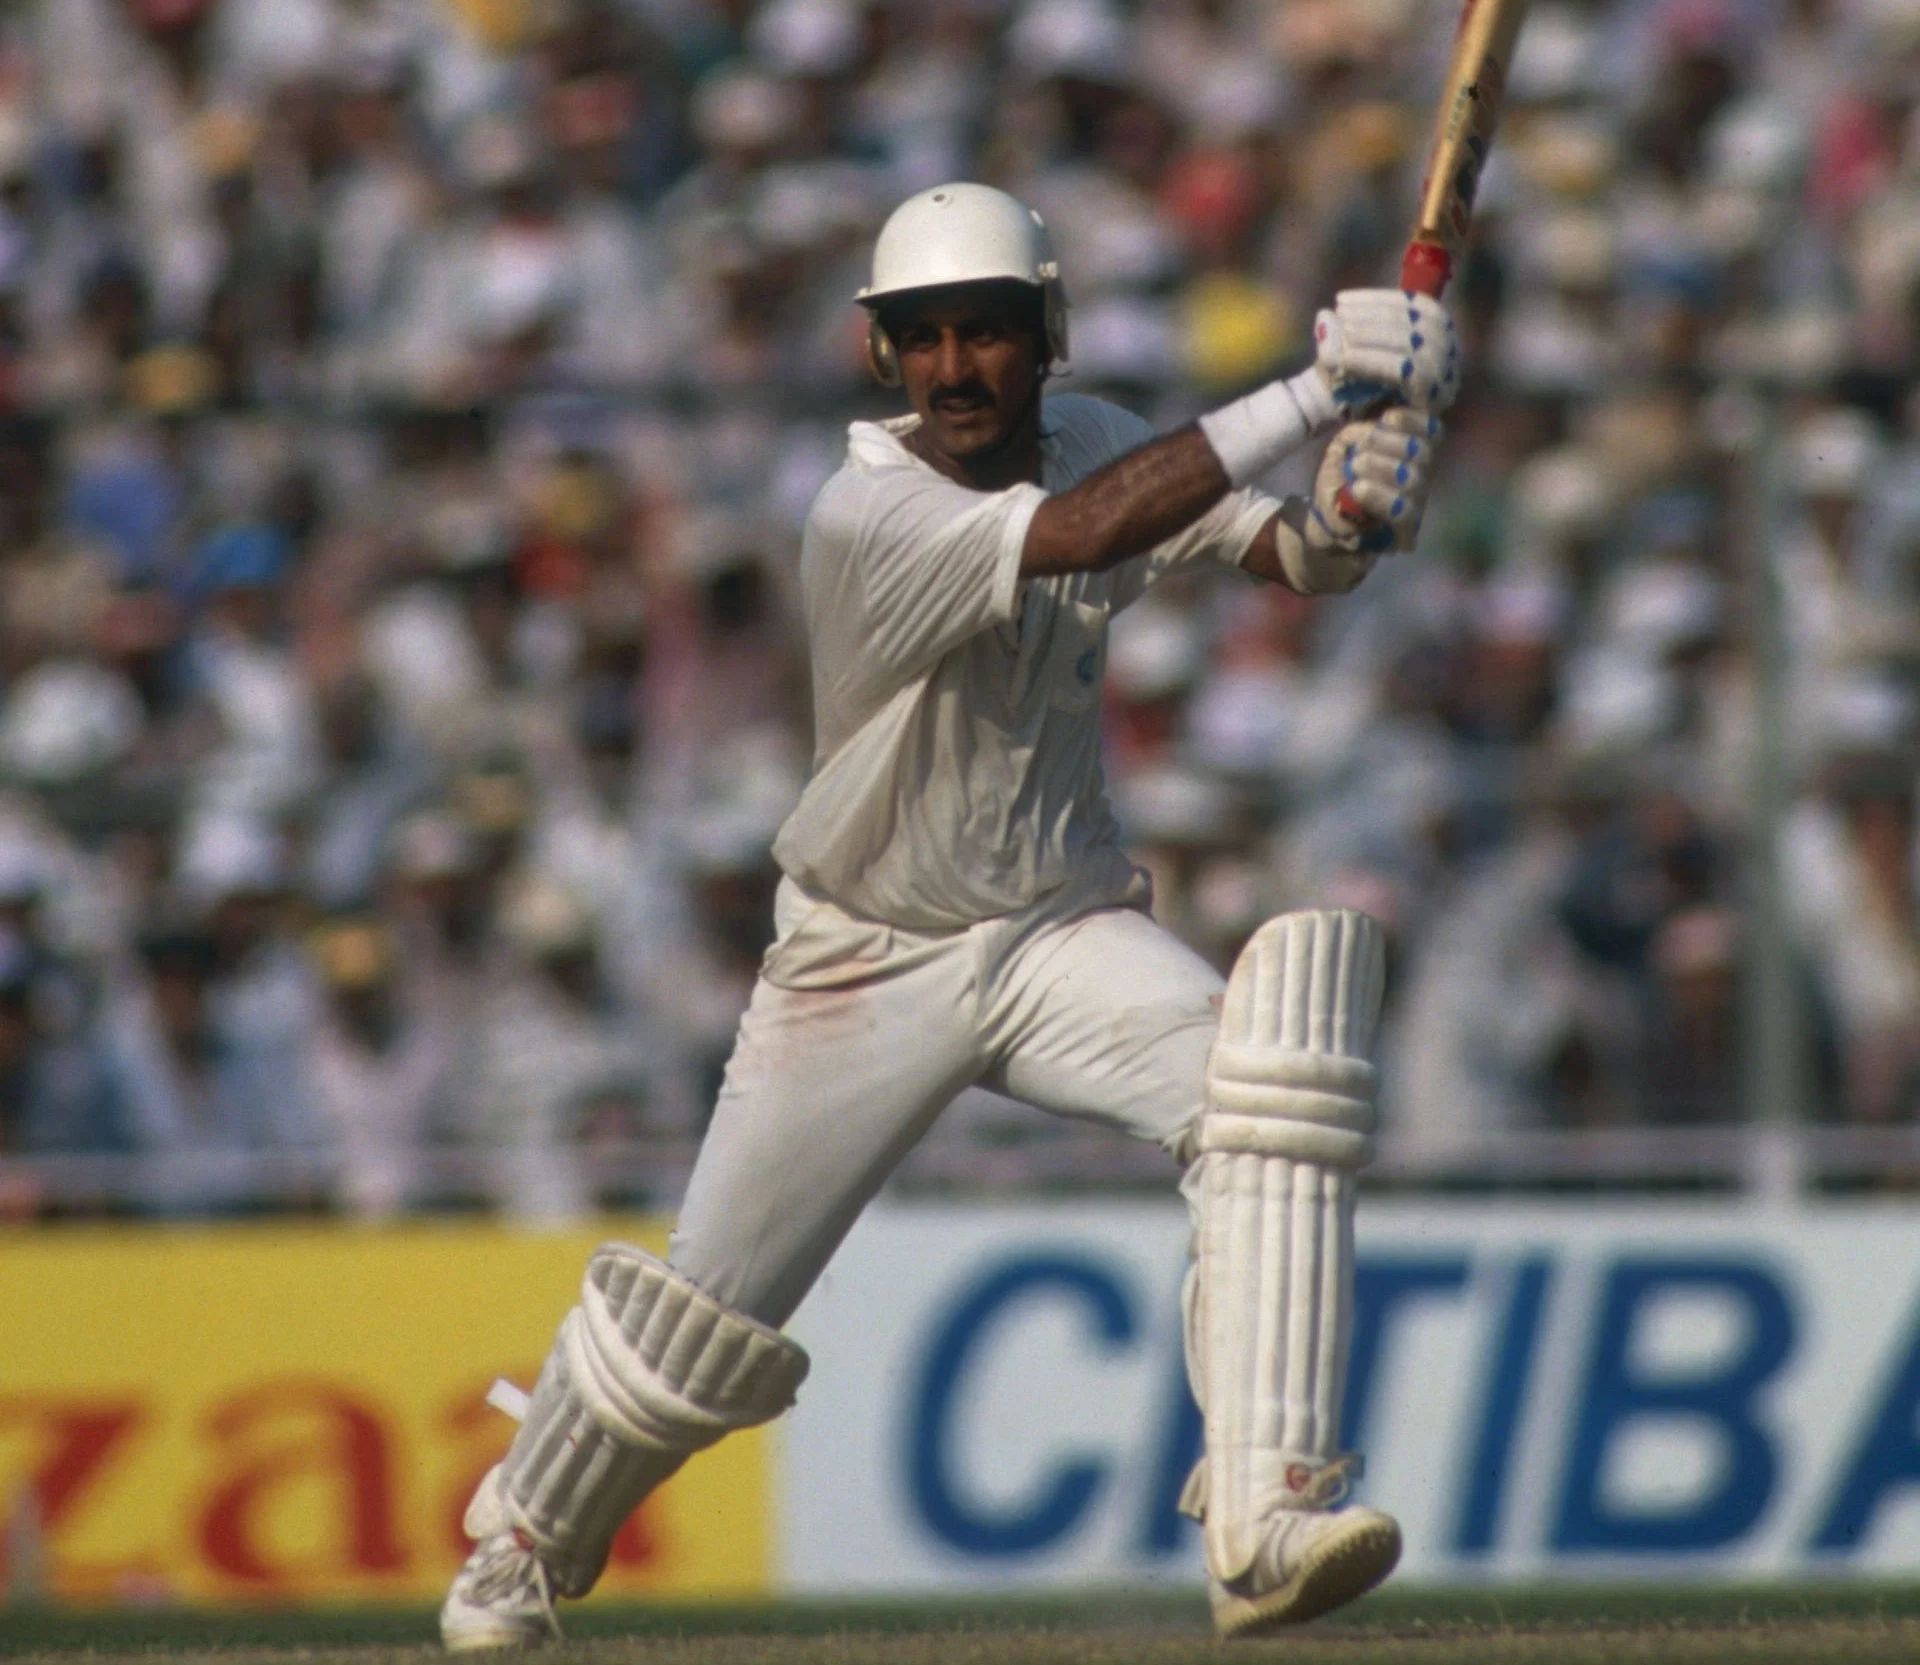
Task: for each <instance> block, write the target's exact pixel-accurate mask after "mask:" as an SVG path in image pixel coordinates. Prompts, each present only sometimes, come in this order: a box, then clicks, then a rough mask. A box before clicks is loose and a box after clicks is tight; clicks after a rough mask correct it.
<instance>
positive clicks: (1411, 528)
mask: <svg viewBox="0 0 1920 1665" xmlns="http://www.w3.org/2000/svg"><path fill="white" fill-rule="evenodd" d="M1439 438H1440V422H1439V419H1438V418H1437V417H1433V416H1429V415H1428V414H1427V413H1426V412H1425V411H1419V410H1408V409H1406V408H1405V407H1401V406H1396V407H1395V408H1394V409H1392V410H1387V411H1382V412H1381V413H1380V415H1378V416H1377V417H1374V418H1373V419H1372V420H1370V421H1366V422H1352V423H1349V424H1348V425H1347V426H1346V427H1344V428H1342V429H1341V430H1340V431H1339V433H1337V434H1335V435H1334V436H1333V443H1332V444H1331V445H1329V446H1328V447H1327V454H1326V455H1325V456H1324V457H1322V458H1321V459H1320V471H1319V473H1318V474H1317V475H1316V476H1315V477H1314V482H1313V501H1312V503H1311V505H1310V506H1309V508H1308V511H1307V529H1306V535H1307V544H1308V547H1309V548H1314V547H1320V548H1324V549H1328V550H1335V549H1338V550H1345V551H1348V552H1350V553H1351V552H1358V553H1360V554H1363V555H1369V556H1371V555H1387V554H1392V553H1394V552H1395V551H1398V550H1406V549H1411V548H1412V547H1413V544H1414V539H1415V538H1417V537H1418V536H1419V535H1420V517H1421V516H1422V515H1424V514H1425V513H1426V509H1427V494H1428V492H1429V491H1430V490H1431V489H1432V486H1433V453H1434V447H1435V445H1436V444H1437V443H1438V441H1439ZM1343 494H1344V495H1345V497H1346V498H1347V499H1349V500H1350V501H1351V502H1352V503H1353V504H1354V505H1355V506H1357V507H1358V508H1359V510H1360V511H1361V514H1362V515H1363V516H1364V517H1365V518H1364V519H1362V520H1356V519H1353V518H1351V517H1349V516H1348V515H1347V514H1346V513H1345V511H1344V510H1343V509H1342V508H1341V506H1340V505H1341V500H1342V495H1343Z"/></svg>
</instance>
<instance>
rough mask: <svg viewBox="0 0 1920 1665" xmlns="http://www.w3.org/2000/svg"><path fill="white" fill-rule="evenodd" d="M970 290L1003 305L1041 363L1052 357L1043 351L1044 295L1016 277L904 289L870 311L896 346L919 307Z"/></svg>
mask: <svg viewBox="0 0 1920 1665" xmlns="http://www.w3.org/2000/svg"><path fill="white" fill-rule="evenodd" d="M961 289H974V290H979V291H982V292H983V293H988V294H991V295H993V296H994V297H995V298H996V299H997V300H999V301H1001V302H1003V303H1006V304H1007V305H1008V307H1009V310H1011V311H1012V312H1013V313H1014V314H1015V315H1016V316H1017V317H1019V318H1020V321H1021V323H1022V324H1023V325H1024V326H1025V328H1026V329H1027V330H1028V331H1030V332H1031V333H1032V335H1033V340H1034V347H1035V349H1036V351H1037V352H1038V354H1039V357H1040V360H1041V362H1042V363H1043V364H1044V363H1046V362H1048V361H1049V360H1050V359H1051V357H1052V354H1051V353H1050V352H1049V351H1048V348H1047V303H1046V295H1045V292H1044V291H1042V290H1041V289H1039V288H1038V287H1036V286H1035V285H1033V284H1031V283H1022V282H1021V281H1020V280H1019V279H1018V278H980V279H976V280H975V281H973V282H971V283H952V284H941V285H936V286H932V287H929V288H926V289H908V290H906V291H904V292H903V293H901V294H898V295H888V296H886V297H885V298H884V299H882V300H881V301H880V302H879V304H878V305H876V306H875V307H874V309H873V315H874V319H875V321H876V322H878V324H879V325H880V327H881V329H883V330H884V331H886V334H887V339H888V340H890V341H892V342H894V343H895V344H896V345H897V344H898V342H899V340H900V332H901V330H902V329H904V328H905V327H906V326H907V325H908V324H909V323H911V322H912V321H913V319H914V317H915V315H916V314H917V313H918V312H919V310H920V308H921V306H922V305H923V304H925V302H926V301H928V300H929V299H931V298H933V297H936V296H944V295H950V294H952V293H953V292H954V291H956V290H961Z"/></svg>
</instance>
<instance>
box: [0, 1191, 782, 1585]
mask: <svg viewBox="0 0 1920 1665" xmlns="http://www.w3.org/2000/svg"><path fill="white" fill-rule="evenodd" d="M610 1236H619V1237H624V1238H626V1239H628V1240H629V1241H638V1242H641V1243H644V1244H646V1245H647V1246H648V1247H649V1248H651V1249H653V1250H654V1251H655V1252H659V1251H660V1250H661V1249H662V1248H663V1247H664V1237H665V1232H664V1228H662V1227H659V1226H656V1225H654V1224H653V1223H651V1222H646V1223H640V1222H633V1221H620V1222H617V1223H615V1224H613V1225H608V1226H602V1227H601V1228H599V1229H597V1230H593V1231H589V1232H565V1233H552V1234H526V1233H515V1232H509V1231H505V1230H500V1229H497V1228H492V1227H487V1226H480V1225H471V1224H452V1223H421V1224H410V1225H406V1226H396V1227H392V1228H379V1229H369V1228H359V1227H325V1226H306V1225H300V1226H288V1225H283V1224H271V1225H268V1224H262V1225H234V1226H222V1227H208V1228H195V1229H167V1228H145V1229H142V1228H111V1229H109V1228H98V1229H96V1228H72V1229H55V1230H46V1231H38V1232H30V1233H21V1234H18V1235H7V1236H4V1237H0V1526H4V1527H5V1528H6V1530H5V1533H4V1536H0V1548H4V1549H6V1550H7V1551H8V1552H9V1553H11V1555H12V1556H13V1558H14V1565H13V1567H12V1569H11V1573H10V1575H9V1576H11V1578H12V1579H13V1581H14V1582H15V1583H16V1584H17V1583H18V1582H19V1581H20V1580H21V1578H22V1576H23V1575H24V1574H26V1573H27V1571H28V1569H27V1568H25V1567H24V1566H23V1565H22V1564H21V1563H22V1559H23V1558H24V1557H27V1556H32V1557H33V1559H34V1561H35V1564H36V1565H35V1568H34V1569H33V1572H34V1575H35V1576H37V1577H39V1578H41V1579H43V1580H44V1583H45V1587H46V1590H47V1593H48V1594H50V1595H52V1596H54V1597H56V1598H58V1599H62V1600H69V1601H95V1602H131V1601H165V1600H178V1601H185V1602H195V1603H207V1604H213V1603H304V1602H368V1601H382V1602H409V1601H425V1600H435V1599H437V1598H438V1597H439V1596H440V1595H441V1594H442V1593H443V1591H444V1590H445V1588H446V1584H447V1581H448V1579H450V1578H451V1577H452V1575H453V1571H454V1569H455V1568H456V1567H457V1566H458V1565H459V1563H460V1560H461V1558H462V1556H463V1555H464V1554H465V1553H466V1541H465V1539H464V1537H463V1535H462V1533H461V1531H460V1517H461V1514H462V1512H463V1509H464V1507H465V1502H466V1499H467V1497H468V1495H469V1494H470V1493H471V1491H472V1490H473V1487H474V1483H475V1482H476V1481H477V1480H478V1478H479V1477H480V1475H481V1474H482V1473H484V1472H485V1470H486V1469H487V1467H488V1465H489V1464H491V1463H492V1462H494V1461H495V1460H496V1459H497V1458H498V1457H499V1456H500V1454H501V1452H503V1451H504V1450H505V1449H506V1445H507V1441H508V1440H509V1438H510V1437H511V1435H512V1432H513V1427H512V1424H511V1423H510V1422H508V1421H507V1420H506V1418H505V1417H503V1416H502V1415H501V1414H500V1413H499V1412H498V1411H495V1410H493V1409H491V1408H490V1407H488V1406H487V1405H486V1404H485V1402H484V1395H485V1394H486V1391H487V1388H488V1386H489V1385H490V1384H491V1383H492V1381H493V1379H494V1378H495V1377H496V1376H506V1377H509V1378H511V1379H512V1380H514V1381H516V1382H518V1383H520V1384H521V1385H522V1386H524V1387H529V1388H530V1387H531V1386H532V1385H533V1379H534V1376H535V1374H536V1372H537V1370H538V1367H539V1364H540V1361H541V1359H542V1358H543V1357H544V1356H545V1353H546V1350H547V1345H548V1343H549V1342H550V1341H551V1339H552V1336H553V1332H554V1328H555V1326H556V1324H557V1323H558V1322H559V1319H560V1317H561V1315H562V1314H563V1313H564V1312H565V1310H566V1309H567V1307H568V1306H569V1305H570V1304H571V1303H572V1302H573V1300H574V1299H575V1297H576V1295H577V1292H578V1288H579V1282H580V1277H581V1273H582V1271H583V1269H584V1267H585V1264H586V1260H587V1256H588V1255H589V1253H591V1251H592V1249H593V1247H594V1246H595V1244H596V1243H598V1242H600V1241H602V1240H603V1239H605V1238H607V1237H610ZM770 1495H771V1485H770V1480H769V1476H768V1446H767V1436H766V1434H765V1433H764V1432H761V1431H757V1430H756V1431H754V1432H751V1433H748V1434H744V1435H736V1436H735V1437H733V1438H732V1439H729V1440H726V1441H724V1442H722V1444H721V1445H719V1446H718V1447H716V1448H715V1449H714V1450H712V1451H710V1452H708V1453H706V1454H705V1455H704V1456H702V1457H701V1459H700V1460H699V1461H697V1462H695V1463H693V1464H692V1465H690V1466H689V1467H688V1468H687V1469H686V1470H684V1471H683V1472H682V1473H681V1474H680V1475H679V1476H678V1477H677V1478H676V1479H674V1480H673V1481H672V1482H671V1483H670V1484H669V1485H667V1486H666V1487H664V1488H662V1490H661V1491H660V1492H658V1493H657V1494H656V1495H655V1496H654V1497H652V1498H650V1499H648V1501H647V1503H646V1504H645V1505H643V1506H642V1508H641V1509H640V1511H639V1513H638V1514H637V1515H636V1516H635V1517H634V1519H633V1520H632V1521H631V1522H629V1523H628V1525H627V1527H626V1528H625V1530H624V1531H623V1532H622V1535H621V1538H620V1541H619V1543H618V1544H617V1545H616V1546H615V1550H614V1556H613V1560H612V1563H611V1564H610V1566H609V1568H608V1572H607V1576H606V1580H605V1582H604V1583H603V1585H602V1586H601V1587H602V1589H604V1590H607V1591H609V1592H611V1593H613V1594H616V1595H624V1596H627V1597H634V1596H640V1595H646V1594H657V1595H661V1596H673V1597H690V1596H704V1595H715V1596H719V1595H729V1596H738V1595H749V1594H758V1593H761V1592H763V1591H765V1590H766V1588H767V1586H768V1579H769V1563H770V1556H771V1545H770V1542H769V1525H768V1522H769V1518H770V1515H771V1509H770Z"/></svg>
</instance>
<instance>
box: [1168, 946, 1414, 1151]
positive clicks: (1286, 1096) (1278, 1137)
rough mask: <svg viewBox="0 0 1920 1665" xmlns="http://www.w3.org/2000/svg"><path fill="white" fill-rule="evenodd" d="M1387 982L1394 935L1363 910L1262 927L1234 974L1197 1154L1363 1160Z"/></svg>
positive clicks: (1211, 1063) (1369, 1139)
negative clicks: (1373, 1055)
mask: <svg viewBox="0 0 1920 1665" xmlns="http://www.w3.org/2000/svg"><path fill="white" fill-rule="evenodd" d="M1384 982H1385V942H1384V939H1383V937H1382V936H1381V932H1380V927H1379V926H1378V925H1377V924H1376V923H1375V922H1374V921H1373V920H1371V919H1369V918H1368V917H1367V916H1366V915H1365V914H1363V913H1356V912H1354V911H1352V910H1350V909H1328V910H1324V911H1316V912H1303V913H1290V914H1283V915H1281V916H1280V917H1279V918H1277V919H1272V920H1269V921H1268V922H1267V923H1266V924H1265V925H1263V926H1262V927H1261V928H1260V929H1259V930H1258V931H1257V932H1255V933H1254V936H1253V938H1252V940H1251V941H1249V942H1248V944H1247V946H1246V947H1245V948H1244V949H1243V950H1242V951H1241V954H1240V958H1239V961H1238V962H1237V963H1236V965H1235V966H1234V974H1233V977H1232V978H1231V979H1230V981H1229V983H1228V990H1227V998H1226V1003H1225V1005H1224V1006H1223V1008H1222V1011H1221V1017H1220V1034H1219V1037H1218V1038H1217V1039H1216V1041H1215V1042H1214V1046H1213V1051H1212V1053H1211V1055H1210V1056H1209V1059H1208V1063H1207V1096H1208V1107H1207V1113H1206V1115H1205V1116H1204V1117H1203V1118H1202V1119H1201V1121H1200V1123H1199V1125H1198V1128H1197V1137H1196V1141H1195V1145H1196V1149H1195V1154H1196V1155H1199V1154H1205V1153H1206V1152H1209V1151H1234V1152H1246V1153H1248V1154H1254V1155H1260V1156H1274V1157H1281V1158H1284V1159H1286V1160H1289V1161H1296V1162H1313V1163H1317V1164H1320V1165H1322V1166H1326V1167H1332V1168H1345V1169H1354V1168H1359V1167H1361V1166H1363V1165H1364V1164H1365V1163H1366V1162H1367V1161H1368V1160H1369V1159H1370V1158H1371V1157H1372V1154H1373V1132H1374V1125H1375V1111H1374V1090H1375V1073H1374V1068H1373V1065H1372V1063H1371V1062H1369V1060H1368V1058H1367V1053H1368V1051H1369V1050H1370V1049H1371V1047H1372V1043H1373V1031H1374V1027H1375V1024H1376V1023H1377V1021H1378V1017H1379V1010H1380V997H1381V992H1382V989H1383V986H1384Z"/></svg>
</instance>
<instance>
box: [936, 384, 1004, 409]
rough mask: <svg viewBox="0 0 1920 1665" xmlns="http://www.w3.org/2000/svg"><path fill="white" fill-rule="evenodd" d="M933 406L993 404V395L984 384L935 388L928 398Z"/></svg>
mask: <svg viewBox="0 0 1920 1665" xmlns="http://www.w3.org/2000/svg"><path fill="white" fill-rule="evenodd" d="M927 402H928V403H929V404H931V405H946V404H991V403H992V402H993V395H992V393H991V392H989V391H988V389H987V386H986V384H985V383H984V382H963V383H961V384H960V385H959V386H958V387H939V388H935V389H934V390H933V392H932V393H930V394H929V395H928V396H927Z"/></svg>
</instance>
